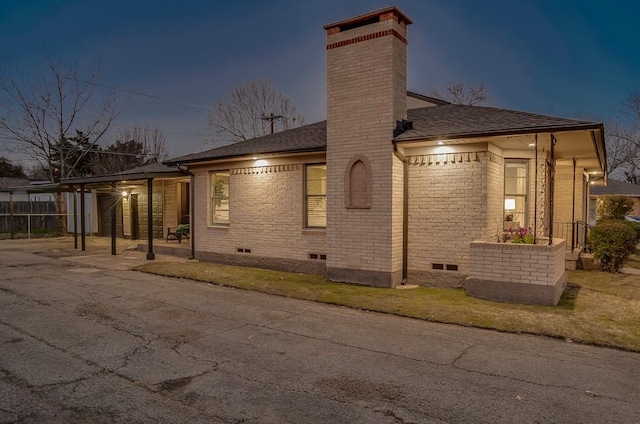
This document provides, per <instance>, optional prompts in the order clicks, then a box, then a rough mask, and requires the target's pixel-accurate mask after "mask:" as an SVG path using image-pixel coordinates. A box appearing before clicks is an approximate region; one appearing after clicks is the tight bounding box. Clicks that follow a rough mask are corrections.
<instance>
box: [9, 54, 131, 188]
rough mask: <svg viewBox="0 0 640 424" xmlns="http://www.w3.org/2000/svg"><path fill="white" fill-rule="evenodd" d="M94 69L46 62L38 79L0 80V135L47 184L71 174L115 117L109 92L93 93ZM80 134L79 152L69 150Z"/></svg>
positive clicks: (115, 106)
mask: <svg viewBox="0 0 640 424" xmlns="http://www.w3.org/2000/svg"><path fill="white" fill-rule="evenodd" d="M97 80H98V70H94V71H91V72H87V73H81V72H80V70H79V69H78V68H77V67H70V68H66V67H61V66H58V65H56V64H55V63H54V62H53V61H49V69H48V72H47V73H46V74H45V75H43V76H42V79H41V80H38V81H35V80H26V79H25V80H22V79H18V78H16V77H13V76H6V75H3V76H0V102H1V104H2V115H1V116H0V132H2V134H3V136H4V139H5V140H6V141H7V142H9V143H11V144H13V145H14V146H15V147H16V149H17V150H18V151H20V152H22V153H25V154H27V155H28V156H30V157H31V159H33V160H35V161H36V162H37V163H38V164H39V166H40V168H42V169H43V170H46V171H47V172H48V179H49V180H50V181H52V182H53V181H58V180H59V179H60V178H66V177H69V176H73V175H74V169H75V168H76V166H78V164H79V163H80V162H81V161H82V160H83V159H84V158H85V155H87V154H90V151H91V149H90V148H91V147H94V146H96V145H97V144H98V143H99V142H100V140H101V139H102V138H103V136H104V135H105V133H106V132H107V130H108V129H109V127H110V126H111V124H112V123H113V121H114V119H115V118H116V117H117V116H118V114H119V113H120V112H121V110H122V107H121V106H120V105H119V104H118V102H117V101H116V97H115V92H113V91H112V92H110V93H107V94H104V95H102V94H101V93H98V92H97V91H96V87H97ZM77 132H80V133H82V134H83V137H85V139H86V140H87V143H84V145H83V147H85V148H86V147H89V149H83V150H82V151H77V149H73V148H69V143H68V140H69V139H71V138H72V137H74V136H76V134H77Z"/></svg>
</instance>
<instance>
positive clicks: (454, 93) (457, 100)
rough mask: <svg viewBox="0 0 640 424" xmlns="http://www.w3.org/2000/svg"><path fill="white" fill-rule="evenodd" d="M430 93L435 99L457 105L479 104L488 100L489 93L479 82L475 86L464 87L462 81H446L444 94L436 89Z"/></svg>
mask: <svg viewBox="0 0 640 424" xmlns="http://www.w3.org/2000/svg"><path fill="white" fill-rule="evenodd" d="M431 95H432V96H433V97H435V98H436V99H440V100H444V101H447V102H449V103H454V104H457V105H471V106H473V105H479V104H485V103H487V102H488V101H489V94H488V93H487V90H486V89H485V87H484V84H483V83H481V84H480V85H477V86H468V87H465V85H464V83H462V82H448V83H447V86H446V87H445V93H444V95H443V94H441V93H440V92H439V91H438V90H433V91H432V92H431Z"/></svg>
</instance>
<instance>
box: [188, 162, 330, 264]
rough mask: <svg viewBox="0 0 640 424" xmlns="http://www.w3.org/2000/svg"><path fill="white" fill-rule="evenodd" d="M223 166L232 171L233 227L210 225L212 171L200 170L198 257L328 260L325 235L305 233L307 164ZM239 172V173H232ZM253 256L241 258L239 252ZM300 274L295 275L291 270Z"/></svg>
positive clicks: (197, 178) (196, 214) (196, 219)
mask: <svg viewBox="0 0 640 424" xmlns="http://www.w3.org/2000/svg"><path fill="white" fill-rule="evenodd" d="M227 165H228V166H227V167H224V165H218V166H217V169H221V170H222V169H225V170H230V174H231V175H230V177H229V196H230V198H229V201H230V206H229V221H230V223H229V225H228V226H220V225H218V226H216V225H212V224H211V223H210V218H209V216H210V204H209V202H210V199H211V186H210V175H211V171H212V169H207V168H198V169H196V170H194V174H195V179H194V184H195V185H194V189H195V197H194V200H195V208H194V209H195V210H194V216H193V218H192V219H193V220H194V228H195V229H196V230H195V231H196V233H195V235H194V242H195V248H196V252H201V253H202V252H209V253H217V254H224V255H243V256H245V257H247V260H248V259H249V258H248V256H249V255H251V256H257V257H264V258H282V259H291V260H299V261H307V260H308V255H309V253H317V254H327V249H326V242H325V231H324V230H322V229H320V230H317V229H304V179H303V178H304V164H303V163H295V164H293V163H290V164H288V165H281V166H261V167H251V166H243V165H247V164H240V167H237V166H238V164H227ZM232 166H236V167H232ZM238 248H241V249H250V250H251V253H238V252H237V249H238ZM322 262H323V263H324V261H322ZM291 270H292V271H295V269H291Z"/></svg>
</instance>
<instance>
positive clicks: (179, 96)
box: [0, 0, 640, 156]
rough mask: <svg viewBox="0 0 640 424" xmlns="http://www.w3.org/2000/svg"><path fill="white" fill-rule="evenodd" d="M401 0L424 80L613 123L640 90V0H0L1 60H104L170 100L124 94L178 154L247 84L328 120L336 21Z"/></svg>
mask: <svg viewBox="0 0 640 424" xmlns="http://www.w3.org/2000/svg"><path fill="white" fill-rule="evenodd" d="M393 4H395V5H396V6H398V7H399V8H400V9H402V10H403V11H404V12H405V13H406V14H407V15H408V16H409V17H411V18H412V19H413V21H414V24H413V25H411V26H410V27H409V34H408V39H409V65H408V66H409V69H408V74H409V75H408V88H409V89H410V90H412V91H417V92H419V93H422V94H427V95H428V94H430V93H431V91H432V90H434V89H442V88H443V87H444V86H445V85H446V84H447V82H449V81H461V82H464V83H466V84H479V83H484V84H485V86H486V88H487V89H488V91H489V94H490V96H491V99H490V103H489V105H490V106H495V107H501V108H507V109H517V110H523V111H529V112H535V113H541V114H549V115H555V116H561V117H566V118H580V119H590V120H594V121H606V120H607V119H608V118H609V117H610V116H611V114H612V113H613V111H614V109H615V107H616V105H617V104H618V103H619V102H620V100H622V99H623V98H624V97H625V96H626V95H627V94H629V92H630V91H631V90H632V89H637V88H640V32H639V31H638V16H640V2H638V1H631V0H628V1H621V0H608V1H604V0H566V1H565V0H548V1H519V0H518V1H513V0H503V1H497V0H482V1H480V0H466V1H456V0H433V1H429V0H420V1H417V0H413V1H411V0H397V1H395V2H389V1H381V0H322V1H315V0H314V1H293V0H271V1H257V0H252V1H249V0H247V1H243V0H237V1H224V2H223V1H212V0H210V1H204V0H182V1H175V0H174V1H166V0H153V1H151V0H150V1H136V0H127V1H119V0H109V1H103V0H91V1H84V0H75V1H73V0H66V1H63V0H0V64H1V65H2V66H5V67H7V68H11V69H20V70H25V71H28V72H31V73H33V74H34V75H37V73H38V72H44V70H45V69H46V60H47V59H46V58H47V57H50V58H52V59H53V60H55V61H56V62H58V63H60V64H65V65H79V66H80V67H81V68H84V67H89V66H95V65H96V64H97V63H99V64H100V69H101V73H100V74H101V82H102V83H103V84H105V85H108V86H113V87H118V88H120V89H122V90H129V91H134V92H139V93H145V94H149V95H152V96H157V97H161V98H163V99H166V100H159V99H155V98H151V97H144V96H137V95H128V94H126V93H124V92H120V94H119V95H121V96H122V97H123V98H124V97H130V98H131V104H130V105H129V107H128V108H127V110H126V112H125V113H124V115H122V116H121V118H120V119H119V121H118V122H117V124H118V125H120V126H130V125H134V124H137V123H149V124H150V125H151V126H158V127H160V128H162V129H163V130H164V131H165V133H166V136H167V138H168V141H169V147H170V149H171V154H170V156H178V155H182V154H186V153H190V152H194V151H200V150H202V149H203V146H202V144H201V143H200V135H199V134H206V133H207V126H206V120H207V110H208V108H209V107H210V106H211V104H212V103H213V102H214V101H215V100H216V99H221V98H224V97H225V96H226V95H227V93H228V92H229V91H230V90H231V89H233V88H234V87H235V86H237V85H238V84H241V83H244V82H248V81H252V80H256V79H265V80H267V81H269V82H271V83H272V84H273V85H274V86H275V87H276V88H277V89H278V91H280V92H282V93H283V94H285V95H287V96H288V97H290V98H291V99H292V100H293V102H294V103H295V104H296V105H297V106H298V108H299V110H300V111H301V112H302V114H303V115H304V117H305V119H306V123H313V122H316V121H320V120H323V119H325V118H326V110H325V108H326V92H325V91H326V50H325V41H326V36H325V32H324V30H323V29H322V26H323V25H324V24H327V23H330V22H334V21H337V20H341V19H344V18H349V17H352V16H355V15H359V14H362V13H366V12H369V11H372V10H376V9H380V8H383V7H386V6H389V5H393ZM105 90H106V89H105ZM116 131H117V128H114V131H112V132H113V134H112V135H111V136H110V138H108V139H107V140H106V141H107V142H112V141H113V140H114V139H115V132H116ZM2 150H4V148H3V149H2ZM0 155H1V153H0Z"/></svg>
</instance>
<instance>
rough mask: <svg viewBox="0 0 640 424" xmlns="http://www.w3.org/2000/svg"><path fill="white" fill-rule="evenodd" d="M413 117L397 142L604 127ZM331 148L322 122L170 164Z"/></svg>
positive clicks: (446, 109) (468, 111)
mask: <svg viewBox="0 0 640 424" xmlns="http://www.w3.org/2000/svg"><path fill="white" fill-rule="evenodd" d="M407 114H408V120H409V121H412V122H413V129H411V130H408V131H405V132H404V133H402V134H400V135H399V136H398V137H396V138H395V140H396V141H411V140H421V139H422V140H424V139H427V140H428V139H438V138H457V137H472V136H476V137H480V136H489V135H506V134H518V133H520V134H523V133H530V132H536V131H539V132H542V131H560V130H571V129H589V128H598V127H599V125H600V124H596V123H594V122H589V121H577V120H573V119H564V118H556V117H553V116H545V115H537V114H534V113H527V112H518V111H515V110H508V109H497V108H492V107H481V106H466V105H454V104H448V103H444V104H441V105H438V106H431V107H424V108H418V109H410V110H409V111H408V112H407ZM326 148H327V121H322V122H317V123H315V124H310V125H305V126H303V127H298V128H294V129H291V130H287V131H282V132H279V133H275V134H270V135H266V136H264V137H258V138H254V139H252V140H247V141H243V142H240V143H234V144H230V145H227V146H223V147H218V148H215V149H211V150H207V151H204V152H199V153H192V154H189V155H185V156H180V157H177V158H172V159H169V160H167V161H165V162H164V163H165V164H167V165H175V164H188V163H194V162H201V161H207V160H212V159H225V158H232V157H238V156H251V155H259V154H267V153H292V152H315V151H324V150H326Z"/></svg>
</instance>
